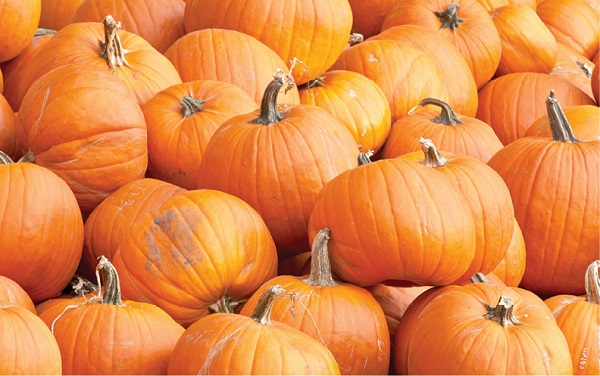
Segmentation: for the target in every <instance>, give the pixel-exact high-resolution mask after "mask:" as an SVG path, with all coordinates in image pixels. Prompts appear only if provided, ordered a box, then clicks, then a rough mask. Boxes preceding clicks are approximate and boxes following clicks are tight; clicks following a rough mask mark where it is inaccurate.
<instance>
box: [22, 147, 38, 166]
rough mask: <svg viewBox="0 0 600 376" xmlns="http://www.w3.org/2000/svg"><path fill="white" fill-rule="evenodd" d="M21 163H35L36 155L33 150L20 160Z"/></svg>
mask: <svg viewBox="0 0 600 376" xmlns="http://www.w3.org/2000/svg"><path fill="white" fill-rule="evenodd" d="M19 162H24V163H34V162H35V154H33V150H31V149H29V150H28V151H27V153H25V155H23V156H22V157H21V158H19Z"/></svg>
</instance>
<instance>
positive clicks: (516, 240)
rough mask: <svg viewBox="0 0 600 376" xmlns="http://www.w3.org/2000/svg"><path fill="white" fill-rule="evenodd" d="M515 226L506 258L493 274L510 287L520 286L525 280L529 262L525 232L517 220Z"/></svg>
mask: <svg viewBox="0 0 600 376" xmlns="http://www.w3.org/2000/svg"><path fill="white" fill-rule="evenodd" d="M514 224H515V228H514V231H513V236H512V239H511V241H510V245H509V246H508V249H507V250H506V255H504V258H503V259H502V260H501V261H500V263H499V264H498V265H496V267H495V268H494V269H493V270H492V272H491V273H493V274H494V275H495V276H496V277H498V279H499V280H500V281H502V283H504V284H505V285H506V286H509V287H517V286H519V284H520V283H521V280H522V279H523V274H525V265H526V261H527V257H526V249H525V239H523V232H522V231H521V227H519V222H517V220H516V219H515V220H514Z"/></svg>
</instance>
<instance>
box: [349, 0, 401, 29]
mask: <svg viewBox="0 0 600 376" xmlns="http://www.w3.org/2000/svg"><path fill="white" fill-rule="evenodd" d="M348 3H350V8H351V9H352V32H353V33H358V34H361V35H362V36H363V37H364V38H369V37H372V36H374V35H377V34H379V32H380V31H381V25H382V24H383V20H384V19H385V16H386V15H387V14H388V12H389V11H390V10H391V9H392V7H393V6H394V4H395V3H396V0H371V1H363V0H348Z"/></svg>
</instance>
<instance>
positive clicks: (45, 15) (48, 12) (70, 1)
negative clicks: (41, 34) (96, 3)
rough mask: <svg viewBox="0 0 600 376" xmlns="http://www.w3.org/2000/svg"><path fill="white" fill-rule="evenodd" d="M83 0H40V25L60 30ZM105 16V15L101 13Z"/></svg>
mask: <svg viewBox="0 0 600 376" xmlns="http://www.w3.org/2000/svg"><path fill="white" fill-rule="evenodd" d="M83 1H84V0H42V12H41V15H40V25H39V26H40V27H43V28H45V29H51V30H60V29H62V28H63V27H64V26H66V25H67V24H68V23H69V20H70V19H71V17H73V15H74V14H75V11H76V10H77V8H79V6H80V5H81V3H83ZM103 16H105V15H103Z"/></svg>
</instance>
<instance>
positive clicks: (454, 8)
mask: <svg viewBox="0 0 600 376" xmlns="http://www.w3.org/2000/svg"><path fill="white" fill-rule="evenodd" d="M458 8H459V5H458V4H455V3H452V4H450V5H448V8H446V10H445V11H444V12H435V15H436V16H438V18H439V19H440V22H441V23H442V28H444V29H450V30H456V29H457V28H458V27H459V26H460V24H461V22H463V21H464V19H462V18H460V17H459V16H458Z"/></svg>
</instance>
